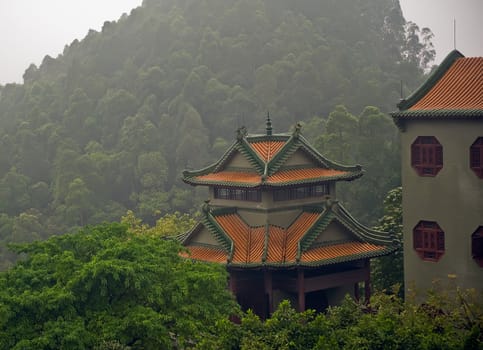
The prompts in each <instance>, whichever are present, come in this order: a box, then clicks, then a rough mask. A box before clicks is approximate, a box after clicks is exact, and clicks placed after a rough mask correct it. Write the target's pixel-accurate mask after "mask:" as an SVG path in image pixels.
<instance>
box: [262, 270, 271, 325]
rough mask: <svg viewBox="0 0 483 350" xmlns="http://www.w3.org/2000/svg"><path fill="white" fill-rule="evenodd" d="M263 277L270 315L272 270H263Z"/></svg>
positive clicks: (269, 313)
mask: <svg viewBox="0 0 483 350" xmlns="http://www.w3.org/2000/svg"><path fill="white" fill-rule="evenodd" d="M263 279H264V285H265V294H266V295H267V303H268V305H267V306H268V316H271V315H272V313H273V283H272V271H269V270H265V271H264V272H263Z"/></svg>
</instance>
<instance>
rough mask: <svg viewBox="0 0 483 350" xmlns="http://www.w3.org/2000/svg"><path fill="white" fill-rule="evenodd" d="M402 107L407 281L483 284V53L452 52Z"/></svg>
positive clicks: (419, 285) (397, 116)
mask: <svg viewBox="0 0 483 350" xmlns="http://www.w3.org/2000/svg"><path fill="white" fill-rule="evenodd" d="M398 108H399V111H397V112H394V113H391V114H392V117H393V119H394V121H395V123H396V125H397V126H398V127H399V129H400V130H401V157H402V160H401V161H402V167H401V168H402V188H403V237H404V276H405V277H404V278H405V285H406V287H407V288H413V286H414V287H416V290H419V291H421V292H423V291H424V290H427V289H429V288H431V286H432V283H433V281H437V280H442V281H443V282H445V281H447V280H448V277H449V278H450V279H452V280H454V281H455V282H456V284H457V285H459V286H461V287H464V288H477V289H479V290H483V57H468V58H467V57H464V56H463V55H462V54H461V53H460V52H458V51H456V50H455V51H453V52H451V53H450V54H449V55H448V56H447V57H446V58H445V59H444V60H443V62H442V63H441V64H440V66H439V67H438V68H437V69H436V70H435V71H434V72H433V73H432V74H431V76H430V77H429V78H428V80H427V81H426V82H425V83H424V84H423V85H422V86H421V87H420V88H418V89H417V90H416V91H415V92H414V93H412V94H411V95H410V96H409V97H408V98H407V99H404V100H401V101H400V103H399V104H398Z"/></svg>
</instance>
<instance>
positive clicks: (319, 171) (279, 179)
mask: <svg viewBox="0 0 483 350" xmlns="http://www.w3.org/2000/svg"><path fill="white" fill-rule="evenodd" d="M348 173H349V172H347V171H342V170H334V169H323V168H307V169H291V170H282V171H279V172H277V173H275V174H273V175H272V176H269V177H268V179H267V182H268V183H273V184H280V183H284V182H290V181H300V180H311V179H320V178H324V177H333V176H340V175H345V174H348Z"/></svg>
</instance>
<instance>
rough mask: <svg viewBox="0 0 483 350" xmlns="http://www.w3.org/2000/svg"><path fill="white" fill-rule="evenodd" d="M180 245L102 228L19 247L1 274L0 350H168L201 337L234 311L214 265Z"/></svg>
mask: <svg viewBox="0 0 483 350" xmlns="http://www.w3.org/2000/svg"><path fill="white" fill-rule="evenodd" d="M180 249H181V248H180V246H178V244H177V243H174V242H171V241H165V240H161V239H159V238H158V237H152V236H149V235H142V234H134V233H129V232H128V231H127V229H126V226H123V225H120V224H109V225H108V224H106V225H102V226H97V227H90V228H85V229H83V230H82V231H81V232H79V233H77V234H66V235H63V236H57V237H52V238H50V239H49V240H47V241H44V242H35V243H32V244H24V245H18V246H17V247H16V250H17V252H23V253H26V254H27V258H26V259H25V260H24V261H21V262H19V263H17V265H16V266H14V267H13V268H12V269H10V270H9V271H7V272H5V273H2V274H0V339H1V340H0V349H11V348H19V349H20V348H22V349H23V348H27V349H29V348H32V349H34V348H35V349H52V348H55V349H61V348H64V349H85V348H92V347H94V346H96V345H99V346H100V345H101V344H104V343H106V344H107V343H110V342H113V341H117V342H119V344H121V345H123V346H130V347H132V348H148V349H159V348H169V346H170V344H171V343H172V341H173V337H174V338H176V339H177V341H178V342H180V343H182V342H184V341H188V340H189V341H193V340H195V339H197V337H200V336H202V334H203V332H205V331H206V329H207V327H208V325H209V324H213V323H214V322H215V320H218V319H220V318H223V317H227V316H228V315H229V314H230V313H231V312H232V311H233V310H234V303H233V301H232V299H231V297H230V295H229V294H228V292H227V291H226V274H225V272H224V271H223V269H222V268H220V267H219V266H212V265H208V264H197V263H194V262H191V261H188V260H184V259H181V258H180V257H179V255H178V252H179V251H180Z"/></svg>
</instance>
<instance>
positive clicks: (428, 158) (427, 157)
mask: <svg viewBox="0 0 483 350" xmlns="http://www.w3.org/2000/svg"><path fill="white" fill-rule="evenodd" d="M411 165H412V167H413V168H414V169H415V170H416V172H417V173H418V174H419V176H436V174H438V172H439V171H440V170H441V169H442V168H443V146H442V145H441V144H440V143H439V141H438V139H437V138H436V137H434V136H418V137H417V138H416V140H415V141H414V142H413V144H412V145H411Z"/></svg>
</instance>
